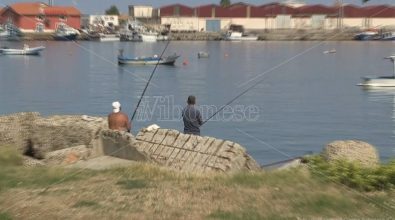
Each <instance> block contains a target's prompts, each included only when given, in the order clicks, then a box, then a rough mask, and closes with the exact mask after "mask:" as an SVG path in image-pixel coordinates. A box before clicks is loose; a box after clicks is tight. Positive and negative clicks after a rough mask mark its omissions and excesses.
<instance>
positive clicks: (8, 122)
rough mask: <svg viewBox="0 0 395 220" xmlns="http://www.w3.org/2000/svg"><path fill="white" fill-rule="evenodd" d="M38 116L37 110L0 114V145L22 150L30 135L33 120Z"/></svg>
mask: <svg viewBox="0 0 395 220" xmlns="http://www.w3.org/2000/svg"><path fill="white" fill-rule="evenodd" d="M39 117H40V114H39V113H38V112H21V113H15V114H10V115H5V116H0V146H5V145H8V146H15V147H16V148H17V149H18V150H19V151H23V150H24V148H25V146H26V145H27V142H28V140H29V139H30V138H31V137H32V132H33V126H34V122H35V121H36V120H37V119H38V118H39Z"/></svg>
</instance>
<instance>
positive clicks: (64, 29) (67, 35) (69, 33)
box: [53, 24, 80, 41]
mask: <svg viewBox="0 0 395 220" xmlns="http://www.w3.org/2000/svg"><path fill="white" fill-rule="evenodd" d="M79 34H80V33H79V31H78V30H76V29H74V28H71V27H69V26H67V25H65V24H63V25H59V27H58V28H57V29H56V31H55V34H54V37H53V38H54V39H55V40H58V41H72V40H75V39H77V36H78V35H79Z"/></svg>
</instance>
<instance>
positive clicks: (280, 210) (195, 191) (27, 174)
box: [0, 164, 395, 219]
mask: <svg viewBox="0 0 395 220" xmlns="http://www.w3.org/2000/svg"><path fill="white" fill-rule="evenodd" d="M35 170H36V169H26V168H22V167H15V166H14V167H13V168H12V169H11V168H7V169H5V168H4V167H2V168H1V169H0V175H3V176H6V177H7V178H8V181H11V182H16V183H18V181H21V183H20V184H4V181H3V180H1V181H0V186H1V187H2V190H1V191H0V219H297V218H308V219H310V218H318V217H322V218H356V219H357V218H376V219H377V218H389V217H392V216H395V214H394V211H393V209H394V208H395V207H394V205H395V201H394V200H393V199H392V198H394V194H393V193H392V192H380V193H375V194H372V193H370V194H367V193H365V194H361V193H360V192H354V191H350V190H347V189H345V188H342V187H339V186H338V185H335V184H330V183H327V182H322V181H319V180H317V179H315V178H311V177H310V175H309V173H308V172H307V171H306V170H304V169H297V170H290V171H281V172H272V173H244V174H234V175H208V176H201V175H199V176H198V175H192V174H189V175H188V174H179V173H175V172H172V171H168V170H164V169H161V168H158V167H154V166H152V165H147V164H137V165H133V166H131V167H128V168H122V169H121V168H120V169H112V170H107V171H101V172H98V171H83V172H81V173H80V174H78V175H77V176H74V177H73V178H70V179H66V181H62V182H59V183H58V182H56V181H52V180H51V181H44V180H40V181H38V179H51V178H54V177H55V179H57V180H59V179H58V178H60V177H62V178H63V177H67V176H70V175H71V174H73V172H75V171H74V170H64V169H60V168H58V169H49V170H51V171H48V170H46V169H41V170H39V171H37V170H36V171H35ZM31 173H34V175H32V174H31ZM2 182H3V183H2ZM48 186H50V187H49V188H48ZM46 188H47V190H46V191H43V190H44V189H46Z"/></svg>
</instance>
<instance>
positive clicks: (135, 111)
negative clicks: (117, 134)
mask: <svg viewBox="0 0 395 220" xmlns="http://www.w3.org/2000/svg"><path fill="white" fill-rule="evenodd" d="M169 43H170V40H168V41H167V43H166V46H165V48H164V49H163V51H162V53H161V54H160V56H159V59H158V62H157V63H156V64H155V68H154V69H153V70H152V73H151V75H150V77H149V79H148V82H147V84H146V85H145V88H144V90H143V93H142V94H141V97H140V99H139V101H138V102H137V106H136V108H135V109H134V112H133V115H132V118H131V119H130V122H132V121H133V119H134V116H136V113H137V109H138V108H139V106H140V103H141V100H142V99H143V97H144V94H145V91H147V88H148V85H149V83H150V82H151V79H152V77H153V76H154V73H155V71H156V69H157V68H158V65H159V62H160V60H161V59H162V56H163V54H164V53H165V51H166V49H167V47H168V46H169Z"/></svg>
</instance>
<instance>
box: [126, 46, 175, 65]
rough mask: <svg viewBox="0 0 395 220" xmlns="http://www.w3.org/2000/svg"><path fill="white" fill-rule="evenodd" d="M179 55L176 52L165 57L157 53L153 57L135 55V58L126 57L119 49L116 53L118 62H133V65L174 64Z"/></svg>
mask: <svg viewBox="0 0 395 220" xmlns="http://www.w3.org/2000/svg"><path fill="white" fill-rule="evenodd" d="M179 57H180V56H179V55H177V54H174V55H171V56H167V57H162V58H160V57H159V56H157V55H154V56H153V57H135V58H128V57H125V56H123V51H122V50H120V51H119V55H118V64H135V65H156V64H162V65H174V63H175V62H176V60H177V58H179Z"/></svg>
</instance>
